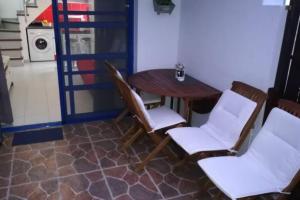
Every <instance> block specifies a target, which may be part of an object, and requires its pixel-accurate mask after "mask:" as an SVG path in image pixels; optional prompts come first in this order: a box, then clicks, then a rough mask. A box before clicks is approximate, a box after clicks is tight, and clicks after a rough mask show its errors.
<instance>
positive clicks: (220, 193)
mask: <svg viewBox="0 0 300 200" xmlns="http://www.w3.org/2000/svg"><path fill="white" fill-rule="evenodd" d="M222 196H223V194H222V192H221V191H219V192H218V193H217V194H216V196H214V198H213V199H215V200H221V199H222Z"/></svg>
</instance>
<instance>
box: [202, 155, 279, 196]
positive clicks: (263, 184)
mask: <svg viewBox="0 0 300 200" xmlns="http://www.w3.org/2000/svg"><path fill="white" fill-rule="evenodd" d="M198 164H199V166H200V167H201V168H202V169H203V171H204V172H205V173H206V175H207V176H208V177H209V178H210V180H211V181H212V182H213V183H214V184H215V185H216V186H217V187H218V188H219V189H220V190H221V191H222V192H223V193H224V194H226V195H227V196H228V197H230V198H231V199H237V198H243V197H248V196H253V195H257V194H266V193H271V192H280V191H279V190H278V188H277V187H276V183H274V182H273V177H272V176H271V175H269V173H268V171H266V170H264V169H263V168H262V167H260V166H259V165H257V163H253V162H252V163H251V162H249V161H248V160H246V159H243V158H241V157H234V156H224V157H215V158H207V159H203V160H200V161H198Z"/></svg>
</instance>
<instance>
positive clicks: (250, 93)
mask: <svg viewBox="0 0 300 200" xmlns="http://www.w3.org/2000/svg"><path fill="white" fill-rule="evenodd" d="M231 90H232V91H234V92H236V93H238V94H241V95H243V96H244V97H246V98H248V99H250V100H252V101H254V102H256V103H257V105H256V107H255V109H254V111H253V113H252V115H251V117H250V118H249V120H248V121H247V123H246V124H245V126H244V128H243V130H242V132H241V135H240V138H239V140H238V141H237V142H236V144H235V145H234V147H233V148H232V150H233V151H227V150H222V151H208V152H198V153H195V154H193V155H186V156H185V157H184V158H183V159H182V160H181V161H179V162H178V163H177V164H176V167H179V166H182V165H184V164H186V163H187V162H189V161H195V160H199V159H202V158H206V157H212V156H220V155H229V154H230V155H232V154H235V153H234V152H236V151H238V150H239V149H240V147H241V146H242V144H243V142H244V141H245V139H246V138H247V136H248V135H249V133H250V130H251V128H252V127H253V125H254V122H255V120H256V118H257V116H258V114H259V112H260V110H261V108H262V106H263V104H264V102H265V100H266V98H267V94H266V93H264V92H263V91H261V90H259V89H257V88H255V87H252V86H250V85H247V84H245V83H242V82H239V81H234V82H233V83H232V88H231ZM170 140H171V137H170V136H169V135H168V136H167V137H166V138H165V141H164V144H165V146H166V145H167V143H168V142H167V141H170ZM157 148H160V147H157ZM160 149H161V148H160ZM160 149H154V150H153V154H154V153H156V154H157V153H158V152H159V150H160ZM151 154H152V152H151V153H150V155H151ZM148 162H149V158H146V159H145V160H144V161H143V162H142V164H141V165H140V166H139V167H138V168H137V169H138V170H141V169H143V167H144V166H145V165H146V164H147V163H148Z"/></svg>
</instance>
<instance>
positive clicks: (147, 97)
mask: <svg viewBox="0 0 300 200" xmlns="http://www.w3.org/2000/svg"><path fill="white" fill-rule="evenodd" d="M141 98H142V100H143V102H144V104H145V105H147V104H154V103H160V101H161V100H160V96H158V95H155V94H150V93H146V92H142V93H141Z"/></svg>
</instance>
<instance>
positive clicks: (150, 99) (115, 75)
mask: <svg viewBox="0 0 300 200" xmlns="http://www.w3.org/2000/svg"><path fill="white" fill-rule="evenodd" d="M105 65H106V66H107V69H108V71H109V73H110V75H111V77H112V79H113V82H114V83H115V85H116V86H117V89H118V91H119V93H120V96H121V98H124V96H125V95H126V94H124V93H123V91H122V89H121V87H120V86H119V85H118V84H119V82H118V81H117V79H121V80H123V81H125V80H124V79H123V76H122V75H121V73H120V72H119V71H118V70H117V69H116V68H115V67H114V66H113V65H112V64H110V63H109V62H107V61H105ZM125 104H126V102H125ZM144 104H145V105H146V106H147V107H155V106H157V105H160V104H161V99H160V98H157V97H156V96H153V95H147V97H146V98H144ZM129 113H132V112H130V110H129V109H128V105H126V106H125V108H124V110H123V111H122V112H121V113H120V114H119V115H118V116H117V117H116V118H115V119H114V120H113V122H114V124H115V126H116V127H117V128H118V130H119V132H120V133H121V134H122V135H124V136H123V137H122V139H121V141H122V142H124V141H126V139H128V137H129V136H130V135H131V134H133V133H135V132H137V131H138V132H141V130H138V127H137V125H136V124H134V125H133V126H131V127H130V128H129V129H128V130H127V131H126V132H125V133H123V131H122V130H121V128H120V126H119V122H120V121H121V120H122V119H124V117H125V116H127V115H128V114H129Z"/></svg>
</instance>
